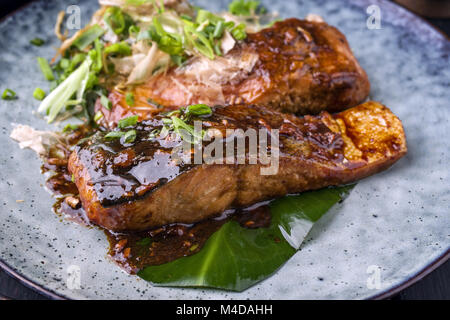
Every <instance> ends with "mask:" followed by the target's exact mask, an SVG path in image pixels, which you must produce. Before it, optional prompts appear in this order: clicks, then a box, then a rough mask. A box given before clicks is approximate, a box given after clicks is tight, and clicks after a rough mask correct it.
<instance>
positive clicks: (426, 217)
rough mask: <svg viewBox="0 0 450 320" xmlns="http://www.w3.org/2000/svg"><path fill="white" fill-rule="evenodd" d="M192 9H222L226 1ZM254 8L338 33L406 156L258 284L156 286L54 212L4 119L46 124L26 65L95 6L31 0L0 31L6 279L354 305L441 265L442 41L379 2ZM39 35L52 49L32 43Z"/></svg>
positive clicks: (31, 66) (108, 294) (158, 294)
mask: <svg viewBox="0 0 450 320" xmlns="http://www.w3.org/2000/svg"><path fill="white" fill-rule="evenodd" d="M195 3H196V4H199V5H202V6H204V7H206V8H209V9H212V10H219V9H224V8H226V4H227V3H228V1H207V0H204V1H195ZM263 3H265V4H266V6H267V7H268V8H270V9H271V10H277V11H278V12H279V13H280V15H281V16H282V17H291V16H294V17H304V16H305V15H306V14H308V13H310V12H312V13H317V14H319V15H321V16H323V17H324V18H325V19H326V20H327V21H328V22H329V23H330V24H332V25H335V26H337V27H338V28H339V29H340V30H342V31H343V32H344V33H345V35H346V36H347V38H348V40H349V42H350V45H351V47H352V48H353V50H354V53H355V55H356V57H357V58H358V59H359V61H360V62H361V65H362V66H363V67H364V68H365V70H366V71H367V73H368V75H369V78H370V81H371V84H372V91H371V98H372V99H374V100H377V101H380V102H382V103H384V104H386V105H387V106H388V107H389V108H390V109H391V110H392V111H393V112H394V113H395V114H397V115H398V116H399V117H400V119H401V120H402V121H403V125H404V127H405V131H406V135H407V140H408V146H409V153H408V155H407V156H406V157H405V158H403V159H401V160H400V161H399V162H398V163H397V164H395V165H394V166H393V167H392V168H391V169H390V170H388V171H386V172H383V173H381V174H378V175H376V176H373V177H370V178H368V179H365V180H364V181H361V182H360V183H359V184H358V185H357V187H356V188H355V189H354V190H353V192H352V193H351V195H350V197H349V198H347V200H346V201H345V202H344V203H343V204H341V205H339V206H337V207H334V209H333V210H331V211H330V212H329V213H328V214H327V215H326V216H325V217H324V218H323V219H322V220H321V221H320V222H319V223H318V224H317V225H316V226H315V227H314V229H313V231H312V232H311V234H310V236H309V238H308V241H306V243H305V244H304V245H303V246H302V248H301V251H299V252H298V253H297V254H296V255H295V256H294V257H293V258H292V259H290V260H289V262H288V263H286V264H285V265H284V266H283V267H282V268H281V269H280V270H279V271H278V272H277V273H276V274H275V275H273V276H272V277H270V278H269V279H267V280H265V281H263V282H261V283H259V284H258V285H256V286H254V287H252V288H250V289H248V290H246V291H244V292H242V293H232V292H225V291H216V290H199V289H170V288H160V287H153V286H152V285H150V284H149V283H147V282H145V281H143V280H141V279H139V278H137V277H136V276H130V275H127V274H125V273H124V272H122V271H121V270H120V269H119V268H118V267H116V266H115V265H114V264H113V263H112V262H110V261H109V260H108V259H107V257H106V250H107V245H108V244H107V241H106V238H105V236H104V235H103V233H102V232H101V231H99V230H96V229H87V228H84V227H82V226H79V225H76V224H73V223H70V222H66V221H61V219H60V218H59V217H57V216H56V215H55V214H53V213H52V210H51V207H52V204H53V202H54V200H53V199H52V197H51V195H50V194H49V193H48V192H47V191H46V190H44V188H43V187H42V185H43V183H44V181H45V178H44V176H42V175H41V174H40V170H39V168H40V164H41V162H40V160H39V159H38V158H37V157H36V156H35V154H34V153H33V152H32V151H30V150H20V149H19V146H18V145H17V144H16V143H15V142H13V141H12V140H10V139H9V134H10V132H11V129H12V124H13V123H23V124H28V125H31V126H33V127H35V128H38V129H45V128H48V126H47V125H46V123H45V122H44V121H43V120H40V119H38V118H37V117H36V116H34V115H33V114H32V112H33V110H35V109H36V107H37V103H36V101H35V100H33V98H32V93H33V89H34V88H35V87H37V86H40V87H44V86H46V85H47V84H46V82H45V81H44V79H43V77H42V75H41V73H40V71H39V69H38V66H37V64H36V60H35V57H36V56H44V57H51V56H52V55H53V53H54V49H53V48H52V46H57V40H56V39H55V38H54V36H53V25H54V22H55V17H56V15H57V12H58V11H60V10H65V9H66V8H67V6H68V5H70V4H77V5H79V7H80V8H81V14H82V23H84V22H86V21H88V19H89V18H90V16H91V14H92V12H93V11H94V10H95V9H96V8H97V3H96V1H94V0H90V1H89V0H84V1H65V0H61V1H51V2H50V1H39V2H36V3H33V4H31V5H30V6H28V7H26V8H24V9H23V10H20V11H18V12H17V13H15V14H14V15H12V16H10V17H8V18H7V19H5V20H4V21H2V22H1V23H0V48H1V51H0V90H1V91H3V89H4V88H5V87H9V88H12V89H14V90H15V91H16V92H17V93H18V95H19V99H18V100H15V101H8V102H7V101H0V112H1V117H0V127H1V134H0V145H1V149H2V152H1V153H0V169H1V170H0V181H1V183H0V194H1V197H2V199H1V202H0V259H1V260H2V261H3V262H2V264H4V265H5V266H7V267H8V270H9V272H11V273H14V274H16V275H17V276H19V277H20V278H21V279H22V280H25V281H27V283H28V284H29V285H32V286H33V287H35V288H39V290H41V291H43V292H45V293H47V294H48V295H51V296H52V297H65V298H73V299H100V298H106V299H128V298H136V299H164V298H169V299H181V298H186V299H211V298H225V299H246V298H250V299H279V298H284V299H316V298H326V299H355V298H356V299H361V298H370V297H380V296H383V295H386V294H389V293H392V292H395V290H398V289H399V288H402V287H403V286H405V285H406V284H409V283H411V282H413V281H414V280H415V279H417V278H418V277H419V276H420V275H423V274H424V273H426V272H428V271H429V270H431V268H432V267H433V266H436V265H438V264H439V263H440V262H442V261H444V260H445V259H446V257H448V252H449V247H450V183H449V179H450V170H449V163H450V142H449V139H448V135H449V133H450V123H449V119H450V106H449V102H450V85H449V81H450V80H449V79H450V66H449V65H450V63H449V54H450V44H449V41H448V40H447V39H446V38H445V37H444V36H443V35H442V34H440V33H439V32H438V31H436V30H435V29H433V28H432V27H430V26H429V25H428V24H426V23H425V22H423V21H422V20H420V19H419V18H417V17H415V16H414V15H412V14H410V13H408V12H407V11H405V10H403V9H401V8H399V7H397V6H395V5H393V4H392V3H390V2H387V1H381V0H378V1H377V0H370V1H365V0H362V1H335V0H333V1H319V0H316V1H281V0H280V1H263ZM372 4H375V5H376V6H378V8H379V9H380V13H381V29H371V28H368V27H367V19H368V17H369V15H368V13H367V8H368V7H369V5H372ZM372 9H373V8H372ZM375 10H376V8H375ZM369 11H370V9H369ZM370 12H373V11H370ZM369 22H370V20H369ZM369 24H370V23H369ZM36 36H40V37H44V38H45V40H47V42H48V43H50V45H46V46H43V47H39V48H38V47H33V46H31V45H29V44H28V42H29V40H30V39H33V38H34V37H36ZM16 200H24V201H23V202H16ZM74 268H75V269H74ZM73 270H79V272H80V273H79V274H80V276H81V278H80V279H81V282H80V284H81V287H80V288H79V289H77V288H76V286H75V288H74V287H73V286H70V285H69V286H68V285H67V280H68V279H69V280H70V277H69V273H70V272H71V271H73ZM377 279H379V281H377ZM69 282H70V281H69Z"/></svg>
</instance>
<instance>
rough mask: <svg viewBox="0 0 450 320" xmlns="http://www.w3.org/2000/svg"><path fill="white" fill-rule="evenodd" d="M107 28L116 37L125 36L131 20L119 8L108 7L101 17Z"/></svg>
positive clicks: (131, 23) (131, 22)
mask: <svg viewBox="0 0 450 320" xmlns="http://www.w3.org/2000/svg"><path fill="white" fill-rule="evenodd" d="M103 19H104V21H105V22H106V24H107V25H108V27H109V28H110V29H111V30H112V31H113V32H114V33H115V34H117V35H126V34H127V33H128V30H129V28H130V26H131V25H133V24H134V22H133V19H132V18H131V17H130V16H129V15H128V14H126V13H125V12H123V11H122V10H121V9H120V8H119V7H109V8H108V9H106V12H105V15H104V16H103Z"/></svg>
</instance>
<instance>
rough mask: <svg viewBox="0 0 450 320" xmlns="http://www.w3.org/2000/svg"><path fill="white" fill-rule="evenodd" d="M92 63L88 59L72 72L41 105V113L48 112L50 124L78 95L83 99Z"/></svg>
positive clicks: (78, 97)
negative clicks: (72, 98)
mask: <svg viewBox="0 0 450 320" xmlns="http://www.w3.org/2000/svg"><path fill="white" fill-rule="evenodd" d="M91 63H92V61H91V59H86V60H85V61H84V62H83V63H82V64H81V65H80V66H79V67H78V69H76V70H75V71H74V72H72V73H71V74H70V75H69V76H68V77H67V78H66V79H65V80H64V81H63V82H62V83H61V84H60V85H59V86H58V87H56V88H55V89H54V90H53V91H52V92H51V93H50V94H49V95H48V96H47V97H46V98H45V99H44V100H43V101H42V102H41V104H40V106H39V109H38V111H39V112H48V115H49V116H48V122H49V123H51V122H53V121H54V120H55V118H56V116H57V115H58V113H59V112H60V111H61V110H62V108H63V107H64V106H65V105H66V103H67V102H68V101H69V100H70V99H71V97H72V96H73V95H74V94H75V93H77V99H78V100H79V99H81V98H82V95H83V93H84V90H85V89H86V83H87V81H88V78H89V68H90V65H91Z"/></svg>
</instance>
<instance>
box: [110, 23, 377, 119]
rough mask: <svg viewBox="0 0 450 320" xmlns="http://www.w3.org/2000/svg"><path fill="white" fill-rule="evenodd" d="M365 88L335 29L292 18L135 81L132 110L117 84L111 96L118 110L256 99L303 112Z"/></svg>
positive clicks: (350, 102)
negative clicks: (216, 53)
mask: <svg viewBox="0 0 450 320" xmlns="http://www.w3.org/2000/svg"><path fill="white" fill-rule="evenodd" d="M369 90H370V84H369V80H368V78H367V75H366V73H365V71H364V70H363V69H362V68H361V66H360V65H359V63H358V61H357V60H356V58H355V57H354V55H353V53H352V51H351V49H350V47H349V44H348V42H347V40H346V38H345V36H344V35H343V34H342V33H341V32H340V31H339V30H337V29H336V28H334V27H332V26H330V25H328V24H326V23H325V22H317V21H308V20H298V19H294V18H292V19H287V20H284V21H281V22H277V23H275V24H274V26H273V27H270V28H266V29H263V30H261V31H259V32H257V33H249V34H248V37H247V38H246V39H245V40H244V41H243V42H242V43H237V44H236V45H235V47H234V48H233V49H232V50H231V51H230V52H228V53H227V54H226V55H225V56H224V57H216V59H214V60H209V59H207V58H204V59H200V58H193V59H191V60H189V61H188V62H187V64H186V65H185V66H182V67H179V68H172V69H170V70H169V71H168V72H166V73H162V74H160V75H158V76H155V77H153V78H151V79H150V80H148V81H147V82H146V83H143V84H141V85H138V86H136V87H134V88H133V89H132V90H131V92H132V93H133V94H134V96H135V103H136V108H135V110H133V108H131V110H127V109H129V107H128V106H127V104H126V101H125V98H124V94H123V92H119V91H114V92H113V94H112V96H110V99H111V100H116V101H120V104H119V105H117V108H118V109H120V110H119V111H115V112H116V113H121V114H123V113H126V112H130V113H132V112H137V113H139V111H138V110H140V109H142V108H143V107H144V108H146V109H149V108H151V106H154V105H161V106H164V107H168V108H179V107H182V106H186V105H191V104H197V103H205V104H208V105H212V106H214V105H233V104H255V105H263V106H266V107H268V108H271V109H273V110H279V111H282V112H289V113H296V114H300V115H304V114H317V113H319V112H320V111H323V110H327V111H329V112H337V111H341V110H343V109H345V108H349V107H353V106H356V105H357V104H359V103H361V102H362V101H364V100H365V99H366V98H367V96H368V94H369ZM149 101H150V103H149ZM122 109H125V110H122ZM106 113H107V114H109V113H108V112H106ZM107 120H108V119H107ZM112 120H113V119H112Z"/></svg>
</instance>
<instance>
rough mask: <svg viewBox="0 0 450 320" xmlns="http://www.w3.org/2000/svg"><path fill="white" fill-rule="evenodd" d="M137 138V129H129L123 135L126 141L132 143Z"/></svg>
mask: <svg viewBox="0 0 450 320" xmlns="http://www.w3.org/2000/svg"><path fill="white" fill-rule="evenodd" d="M135 139H136V130H129V131H127V132H126V133H125V134H124V136H123V140H124V141H125V143H132V142H133V141H134V140H135Z"/></svg>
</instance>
